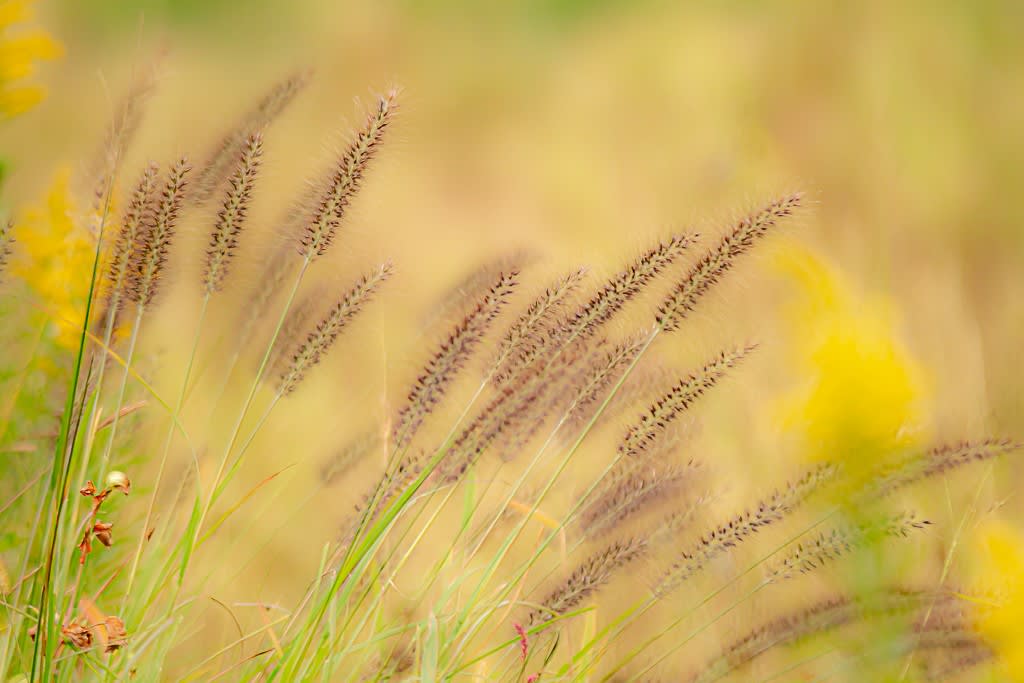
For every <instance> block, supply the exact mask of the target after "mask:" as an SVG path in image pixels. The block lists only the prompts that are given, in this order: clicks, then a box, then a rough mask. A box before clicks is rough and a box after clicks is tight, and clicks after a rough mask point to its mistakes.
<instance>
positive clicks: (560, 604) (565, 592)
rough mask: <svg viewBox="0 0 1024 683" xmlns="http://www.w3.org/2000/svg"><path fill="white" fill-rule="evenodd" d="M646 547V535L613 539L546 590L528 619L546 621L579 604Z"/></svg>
mask: <svg viewBox="0 0 1024 683" xmlns="http://www.w3.org/2000/svg"><path fill="white" fill-rule="evenodd" d="M647 548H648V543H647V540H646V539H643V538H630V539H626V540H623V541H615V542H613V543H611V544H610V545H608V546H606V547H605V548H603V549H602V550H600V551H598V552H597V553H595V554H593V555H591V556H590V557H588V558H587V559H586V560H584V561H583V562H582V563H580V564H579V565H578V566H577V567H576V568H575V569H574V570H573V571H572V573H571V574H570V575H569V577H568V578H566V579H565V580H564V581H562V582H561V583H559V584H558V586H556V587H555V588H554V589H553V590H552V591H551V592H549V593H548V594H547V596H546V597H545V598H544V599H543V600H542V601H541V603H540V604H541V605H542V608H541V609H537V610H534V611H533V612H532V613H531V614H530V616H529V618H528V620H527V621H528V623H530V624H536V623H540V622H544V621H547V620H548V619H552V618H554V617H556V616H560V615H562V614H565V613H566V612H568V611H569V610H571V609H573V608H574V607H576V606H577V605H580V604H581V603H583V602H584V601H585V600H586V599H587V598H589V597H590V596H591V595H592V594H594V593H595V592H596V591H597V590H598V589H600V588H601V587H602V586H604V585H605V584H606V583H608V582H609V581H610V580H611V579H612V576H614V574H615V572H616V571H618V570H619V569H621V568H623V567H625V566H626V565H627V564H629V563H631V562H633V561H634V560H636V559H638V558H640V557H642V556H643V555H644V553H646V552H647Z"/></svg>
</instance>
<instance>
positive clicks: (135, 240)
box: [107, 163, 160, 313]
mask: <svg viewBox="0 0 1024 683" xmlns="http://www.w3.org/2000/svg"><path fill="white" fill-rule="evenodd" d="M159 173H160V168H159V167H158V166H157V165H156V164H155V163H151V164H149V166H147V167H146V169H145V170H144V171H143V172H142V177H141V178H140V179H139V182H138V183H137V184H136V186H135V189H134V190H133V191H132V196H131V199H130V200H129V201H128V206H127V207H125V211H124V217H123V218H122V220H121V230H120V232H119V233H118V235H117V240H116V241H115V242H114V249H113V253H112V254H111V258H110V266H109V268H108V269H107V280H108V282H109V285H110V290H109V298H110V303H111V306H112V307H113V309H114V310H113V311H111V313H116V312H117V310H118V309H120V307H121V306H122V305H123V303H124V301H123V299H122V296H123V294H124V293H125V292H124V288H125V285H126V284H127V283H128V281H129V278H130V277H131V276H132V273H131V268H132V263H133V262H134V261H135V260H136V259H137V257H138V254H136V253H135V250H136V248H137V247H138V244H139V241H140V239H141V236H142V233H143V231H144V230H145V229H146V225H147V224H148V223H149V222H150V221H151V220H152V216H151V215H150V213H151V212H152V210H153V206H152V200H153V192H154V191H155V190H156V181H157V176H158V175H159Z"/></svg>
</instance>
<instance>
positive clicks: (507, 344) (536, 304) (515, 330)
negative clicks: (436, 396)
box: [494, 268, 586, 384]
mask: <svg viewBox="0 0 1024 683" xmlns="http://www.w3.org/2000/svg"><path fill="white" fill-rule="evenodd" d="M584 275H586V270H585V269H583V268H579V269H577V270H574V271H573V272H571V273H569V274H568V275H566V276H564V277H562V278H560V279H559V280H558V281H557V282H556V283H554V284H553V285H551V286H550V287H548V288H547V289H545V290H544V291H543V292H541V294H540V295H539V296H538V297H537V298H536V299H534V300H533V302H531V303H530V305H529V307H527V309H526V311H524V312H523V314H522V315H521V316H519V317H518V318H517V319H516V321H515V322H514V323H512V325H510V326H509V328H508V331H507V332H505V336H504V337H503V338H502V340H501V347H500V348H499V349H498V355H497V360H496V361H495V362H494V373H495V374H494V377H495V382H496V383H499V384H500V383H502V382H504V381H505V380H507V379H509V376H510V375H511V374H512V371H513V369H514V366H515V365H516V362H515V359H516V357H517V355H518V352H519V351H521V350H523V348H524V347H526V346H528V345H530V344H537V343H539V341H540V339H541V334H542V331H543V329H544V328H545V327H546V326H547V325H548V324H550V323H551V321H552V317H553V316H554V315H555V314H556V313H557V312H558V311H559V309H561V307H562V306H563V305H564V304H565V302H566V300H567V299H568V298H569V297H570V296H571V295H572V293H573V292H574V291H576V289H577V288H578V287H579V285H580V283H581V282H582V281H583V277H584ZM519 360H522V359H519Z"/></svg>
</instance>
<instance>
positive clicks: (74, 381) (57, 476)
mask: <svg viewBox="0 0 1024 683" xmlns="http://www.w3.org/2000/svg"><path fill="white" fill-rule="evenodd" d="M118 157H119V155H118ZM112 195H113V182H111V183H110V184H109V185H108V186H107V192H106V197H105V199H104V204H103V213H102V215H101V219H100V225H99V231H98V234H97V236H96V250H95V252H94V254H93V261H92V274H91V276H90V278H89V291H88V294H87V295H86V302H85V315H84V316H83V320H82V331H81V332H80V333H79V336H78V351H77V353H76V354H75V362H74V369H73V371H72V378H71V386H70V387H69V391H68V394H67V398H66V399H65V402H64V413H63V416H62V418H61V426H60V432H59V434H58V437H57V447H56V448H55V449H54V455H55V461H56V462H57V463H58V464H59V465H60V466H59V468H58V467H55V468H53V471H52V474H51V476H50V485H49V487H48V490H49V491H50V492H51V493H55V494H56V495H57V500H56V502H55V505H54V508H53V509H52V527H51V529H52V530H51V532H50V539H49V542H48V544H47V549H46V551H45V556H46V557H45V560H44V562H43V577H42V584H41V585H40V586H39V607H38V609H39V614H38V616H37V619H36V638H35V640H34V644H33V646H32V669H31V673H30V679H31V680H35V678H36V674H37V672H38V674H39V676H40V678H42V679H44V680H47V679H49V677H50V668H51V665H52V663H53V662H52V660H51V659H50V654H49V652H47V651H46V649H47V647H48V645H49V643H50V642H51V641H52V640H53V636H54V629H55V628H56V625H55V624H54V623H53V621H52V620H51V619H49V618H48V616H47V615H48V614H49V609H48V605H47V602H48V598H49V593H50V587H51V586H50V580H51V578H52V576H53V564H54V558H55V555H56V553H57V537H58V533H59V530H60V527H61V516H62V513H63V512H64V504H65V501H66V499H67V496H68V483H69V478H70V474H71V460H72V455H73V450H74V443H73V441H72V443H71V447H70V448H69V442H68V437H69V435H70V434H71V421H72V415H73V414H74V411H75V401H76V399H77V396H78V384H79V380H80V378H81V372H82V363H83V360H84V358H85V341H86V339H87V338H88V330H89V316H90V314H91V313H92V302H93V295H94V294H95V290H96V277H97V275H98V273H99V267H100V257H101V255H102V249H103V232H104V229H105V227H106V222H107V217H108V215H109V213H110V202H111V197H112Z"/></svg>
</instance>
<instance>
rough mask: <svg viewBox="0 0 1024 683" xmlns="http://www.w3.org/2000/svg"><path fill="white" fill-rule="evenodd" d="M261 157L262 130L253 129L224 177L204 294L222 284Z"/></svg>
mask: <svg viewBox="0 0 1024 683" xmlns="http://www.w3.org/2000/svg"><path fill="white" fill-rule="evenodd" d="M262 158H263V134H262V133H259V132H255V133H252V134H251V135H249V136H248V137H247V138H246V139H245V144H244V145H243V146H242V151H241V154H240V156H239V158H238V164H237V165H236V166H235V171H234V173H232V174H231V177H230V178H229V179H228V188H227V190H226V191H225V193H224V203H223V204H222V205H221V208H220V211H219V212H218V213H217V222H216V223H215V224H214V228H213V233H212V234H211V235H210V246H209V248H208V249H207V251H206V269H205V272H204V273H203V287H204V288H205V290H206V293H207V294H212V293H213V292H218V291H220V290H221V289H222V288H223V286H224V278H225V277H227V273H228V266H229V265H230V263H231V259H232V257H233V256H234V254H235V251H236V249H237V248H238V235H239V233H240V232H241V231H242V227H243V226H244V224H245V218H246V214H247V212H248V210H249V203H250V201H251V200H252V189H253V186H254V185H255V183H256V177H257V176H258V175H259V169H260V163H261V161H262Z"/></svg>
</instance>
